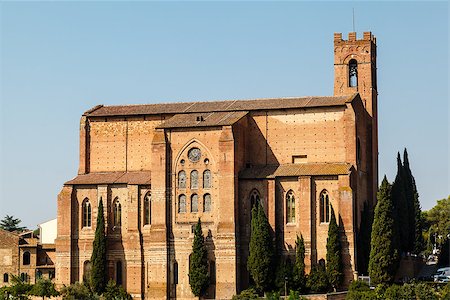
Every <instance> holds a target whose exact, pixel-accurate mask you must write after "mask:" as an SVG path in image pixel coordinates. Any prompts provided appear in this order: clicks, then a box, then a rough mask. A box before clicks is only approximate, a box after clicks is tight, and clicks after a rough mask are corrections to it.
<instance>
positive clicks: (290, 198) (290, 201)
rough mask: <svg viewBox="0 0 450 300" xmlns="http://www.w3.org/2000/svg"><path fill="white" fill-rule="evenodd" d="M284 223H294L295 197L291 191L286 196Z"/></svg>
mask: <svg viewBox="0 0 450 300" xmlns="http://www.w3.org/2000/svg"><path fill="white" fill-rule="evenodd" d="M286 222H287V223H295V197H294V192H293V191H292V190H290V191H289V192H287V194H286Z"/></svg>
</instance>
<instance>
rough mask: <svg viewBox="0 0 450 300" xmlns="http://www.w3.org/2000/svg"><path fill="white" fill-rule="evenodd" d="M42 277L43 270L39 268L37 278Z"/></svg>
mask: <svg viewBox="0 0 450 300" xmlns="http://www.w3.org/2000/svg"><path fill="white" fill-rule="evenodd" d="M41 278H42V271H41V270H37V271H36V279H41Z"/></svg>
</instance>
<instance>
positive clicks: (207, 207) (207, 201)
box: [203, 194, 212, 212]
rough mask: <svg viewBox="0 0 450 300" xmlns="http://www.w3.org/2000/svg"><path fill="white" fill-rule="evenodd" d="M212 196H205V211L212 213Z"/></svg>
mask: <svg viewBox="0 0 450 300" xmlns="http://www.w3.org/2000/svg"><path fill="white" fill-rule="evenodd" d="M211 204H212V203H211V195H210V194H205V195H204V196H203V211H204V212H210V211H211Z"/></svg>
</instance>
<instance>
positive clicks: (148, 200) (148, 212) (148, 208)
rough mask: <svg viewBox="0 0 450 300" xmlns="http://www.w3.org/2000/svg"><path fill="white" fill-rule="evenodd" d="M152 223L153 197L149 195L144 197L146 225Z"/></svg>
mask: <svg viewBox="0 0 450 300" xmlns="http://www.w3.org/2000/svg"><path fill="white" fill-rule="evenodd" d="M151 222H152V195H151V194H150V193H147V194H146V195H145V197H144V225H149V224H150V223H151Z"/></svg>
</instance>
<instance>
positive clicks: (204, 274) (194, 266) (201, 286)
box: [189, 218, 209, 297]
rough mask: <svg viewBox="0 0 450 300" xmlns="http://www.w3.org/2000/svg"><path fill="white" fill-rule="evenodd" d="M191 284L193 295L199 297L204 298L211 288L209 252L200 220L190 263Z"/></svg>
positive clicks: (196, 227) (196, 228)
mask: <svg viewBox="0 0 450 300" xmlns="http://www.w3.org/2000/svg"><path fill="white" fill-rule="evenodd" d="M189 284H190V285H191V290H192V293H193V294H194V295H195V296H197V297H200V296H203V295H204V294H205V292H206V289H207V288H208V286H209V275H208V251H207V250H206V246H205V238H204V236H203V232H202V223H201V221H200V218H199V219H198V222H197V225H196V226H195V230H194V242H193V243H192V254H191V259H190V263H189Z"/></svg>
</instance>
